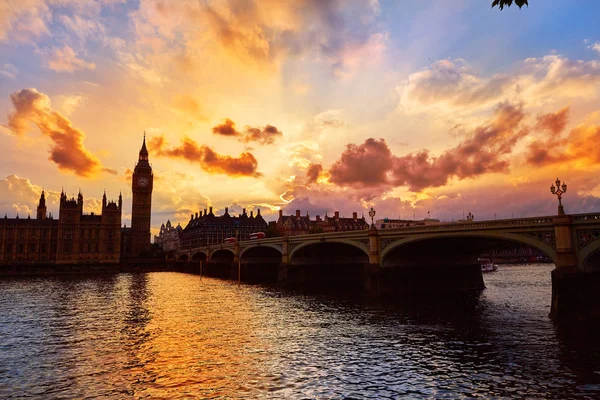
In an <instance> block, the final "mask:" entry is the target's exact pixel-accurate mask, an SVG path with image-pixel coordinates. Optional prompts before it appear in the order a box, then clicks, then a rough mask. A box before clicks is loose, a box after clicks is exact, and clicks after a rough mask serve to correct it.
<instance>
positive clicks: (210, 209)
mask: <svg viewBox="0 0 600 400" xmlns="http://www.w3.org/2000/svg"><path fill="white" fill-rule="evenodd" d="M208 213H209V214H211V215H212V213H213V212H212V206H210V207H208Z"/></svg>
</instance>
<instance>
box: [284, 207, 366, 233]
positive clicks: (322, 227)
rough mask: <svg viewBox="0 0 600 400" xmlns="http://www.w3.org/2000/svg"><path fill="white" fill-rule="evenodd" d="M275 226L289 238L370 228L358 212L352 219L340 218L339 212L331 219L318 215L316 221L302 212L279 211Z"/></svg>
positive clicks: (353, 214)
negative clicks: (284, 212) (285, 213)
mask: <svg viewBox="0 0 600 400" xmlns="http://www.w3.org/2000/svg"><path fill="white" fill-rule="evenodd" d="M275 226H276V228H277V231H278V232H279V233H280V234H281V235H288V236H295V235H308V234H311V233H322V232H345V231H355V230H362V229H368V228H369V224H368V223H367V221H365V217H364V216H362V217H361V218H358V213H356V212H354V213H352V218H344V217H340V213H339V211H336V212H335V213H334V216H333V217H329V216H327V213H325V217H323V218H321V216H320V215H317V216H316V217H315V219H314V220H311V219H310V216H309V215H308V212H307V213H306V215H301V214H300V210H296V214H295V215H283V211H282V210H279V218H278V219H277V222H276V225H275Z"/></svg>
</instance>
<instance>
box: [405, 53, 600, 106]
mask: <svg viewBox="0 0 600 400" xmlns="http://www.w3.org/2000/svg"><path fill="white" fill-rule="evenodd" d="M599 84H600V61H595V60H592V61H581V60H570V59H568V58H565V57H562V56H559V55H549V56H544V57H541V58H528V59H526V60H525V61H524V62H523V63H522V64H520V65H519V66H518V71H517V72H516V73H514V74H512V75H510V76H507V75H492V76H489V77H485V76H479V75H477V74H476V73H475V72H474V71H473V70H472V69H471V67H470V66H469V65H468V63H467V62H466V61H465V60H462V59H456V60H440V61H436V62H435V63H433V64H432V65H431V66H429V67H428V68H427V69H425V70H423V71H418V72H415V73H413V74H411V75H410V76H409V77H408V79H407V80H406V81H405V82H404V83H403V84H402V85H400V86H398V88H397V91H398V93H399V94H400V96H401V100H400V105H399V106H400V110H402V111H404V112H424V111H443V112H451V113H470V112H473V111H475V110H478V109H481V108H489V107H491V106H492V105H495V104H496V103H498V102H501V101H505V100H510V101H511V102H524V103H525V104H532V105H537V104H542V103H548V102H552V101H557V100H560V99H570V98H577V99H581V98H589V97H592V96H594V95H596V94H597V93H598V87H599Z"/></svg>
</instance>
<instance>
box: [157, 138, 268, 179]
mask: <svg viewBox="0 0 600 400" xmlns="http://www.w3.org/2000/svg"><path fill="white" fill-rule="evenodd" d="M181 142H182V143H181V146H179V147H172V148H168V147H167V143H166V141H165V138H164V136H161V137H154V138H152V139H150V141H149V143H148V147H149V148H150V150H151V151H153V152H154V153H155V154H156V155H158V156H161V157H171V158H182V159H185V160H187V161H190V162H193V163H197V164H199V165H200V167H201V168H202V169H203V170H204V171H206V172H209V173H213V174H227V175H229V176H235V177H237V176H254V177H259V176H261V175H262V174H260V173H259V172H258V171H257V168H258V162H257V161H256V158H254V156H253V155H252V154H251V153H248V152H244V153H241V154H240V155H239V156H238V157H231V156H223V155H220V154H218V153H216V152H215V151H214V150H213V149H212V148H210V147H208V146H206V145H201V146H199V145H198V144H197V143H196V142H195V141H193V140H192V139H190V138H188V137H184V138H183V139H182V140H181Z"/></svg>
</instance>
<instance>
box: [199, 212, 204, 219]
mask: <svg viewBox="0 0 600 400" xmlns="http://www.w3.org/2000/svg"><path fill="white" fill-rule="evenodd" d="M203 216H204V214H202V210H200V218H202V217H203Z"/></svg>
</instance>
